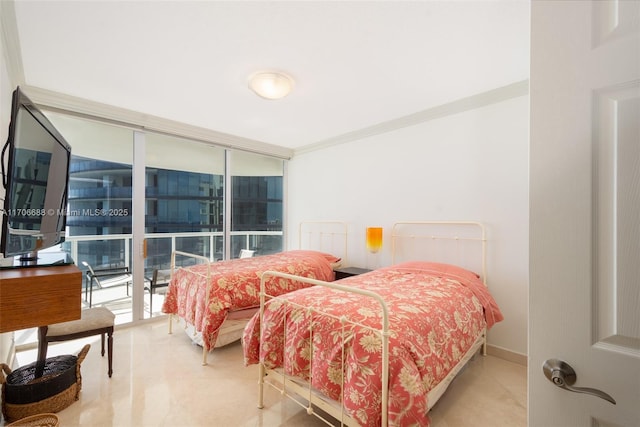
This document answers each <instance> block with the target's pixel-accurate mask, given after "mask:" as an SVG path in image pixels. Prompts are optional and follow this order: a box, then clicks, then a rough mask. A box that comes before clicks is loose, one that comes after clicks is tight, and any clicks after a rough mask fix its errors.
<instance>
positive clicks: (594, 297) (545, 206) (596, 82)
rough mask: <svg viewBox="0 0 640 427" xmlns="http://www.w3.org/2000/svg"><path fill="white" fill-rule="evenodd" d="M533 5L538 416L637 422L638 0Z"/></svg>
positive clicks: (537, 425) (574, 421) (539, 425)
mask: <svg viewBox="0 0 640 427" xmlns="http://www.w3.org/2000/svg"><path fill="white" fill-rule="evenodd" d="M531 14H532V16H531V18H532V19H531V80H530V82H531V87H530V94H531V129H530V132H531V140H530V194H529V197H530V294H529V296H530V300H529V303H530V313H529V314H530V324H529V426H530V427H550V426H562V427H568V426H585V427H586V426H589V427H594V426H602V427H603V426H607V427H613V426H628V427H638V426H640V31H639V29H640V1H637V0H630V1H629V0H622V1H595V2H586V1H538V0H534V1H533V2H532V9H531ZM548 359H556V360H561V361H564V362H566V363H567V364H568V365H569V366H570V367H572V368H573V369H574V370H575V373H576V381H575V383H574V384H573V385H572V387H574V388H575V387H580V388H592V389H598V390H600V391H602V392H604V393H607V394H608V395H610V396H611V397H612V398H613V399H614V400H615V402H616V403H615V404H613V403H610V402H609V401H607V400H605V399H603V397H606V396H604V395H600V396H598V395H597V393H596V392H595V391H593V390H585V389H581V390H580V391H583V392H589V391H591V392H592V393H574V392H570V391H568V390H565V389H563V388H560V387H559V386H556V385H554V383H553V382H552V381H550V380H549V379H547V377H546V376H545V375H544V373H543V364H544V363H545V361H547V360H548ZM555 365H561V364H559V363H557V362H556V363H555V364H554V365H553V366H555ZM554 370H556V371H561V370H559V369H555V368H554V369H550V370H549V372H550V373H551V372H553V371H554ZM550 376H551V377H553V376H554V375H550ZM555 376H556V380H557V381H561V380H562V378H561V376H560V374H559V372H556V373H555Z"/></svg>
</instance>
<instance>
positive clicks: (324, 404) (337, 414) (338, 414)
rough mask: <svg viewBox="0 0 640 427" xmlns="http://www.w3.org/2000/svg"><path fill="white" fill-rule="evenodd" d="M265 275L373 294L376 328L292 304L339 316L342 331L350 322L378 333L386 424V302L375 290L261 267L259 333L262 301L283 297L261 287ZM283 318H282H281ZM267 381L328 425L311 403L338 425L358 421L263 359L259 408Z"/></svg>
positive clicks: (387, 363) (364, 294) (259, 382)
mask: <svg viewBox="0 0 640 427" xmlns="http://www.w3.org/2000/svg"><path fill="white" fill-rule="evenodd" d="M269 277H281V278H285V279H290V280H297V281H301V282H305V283H309V284H311V285H316V286H323V287H326V288H331V289H333V290H335V291H338V292H348V293H356V294H360V295H363V296H366V297H369V298H373V299H374V300H376V301H377V302H378V304H379V305H380V310H381V316H382V323H381V328H380V329H375V328H371V327H370V326H366V325H362V324H360V323H357V322H351V321H349V320H348V319H347V318H345V317H344V316H342V317H340V318H338V317H336V316H334V315H332V314H329V313H325V312H323V311H322V310H316V309H312V308H309V307H302V306H300V305H298V304H295V305H296V306H297V307H298V308H303V309H306V310H308V311H309V312H310V314H311V315H312V316H313V315H315V314H318V315H322V316H329V317H332V318H334V319H336V320H339V321H340V322H341V323H342V325H343V331H344V326H345V325H347V324H348V325H353V326H358V327H361V328H366V329H369V330H371V331H374V332H376V333H378V334H379V335H380V337H381V340H382V371H381V373H380V379H381V384H382V390H381V392H382V399H381V414H382V426H383V427H385V426H387V417H388V414H387V406H388V405H387V404H388V399H389V310H388V308H387V304H386V303H385V301H384V299H383V298H382V297H381V296H380V295H378V294H376V293H375V292H371V291H367V290H364V289H359V288H352V287H349V286H342V285H339V284H337V283H335V282H324V281H321V280H315V279H310V278H305V277H299V276H294V275H291V274H287V273H281V272H277V271H265V272H264V273H263V274H262V279H261V281H260V328H261V330H260V335H262V325H263V321H264V307H265V303H266V300H267V299H269V300H272V299H283V297H285V296H286V295H283V296H281V297H278V296H273V295H269V294H267V293H266V291H265V283H266V280H267V279H268V278H269ZM286 303H287V304H294V303H292V302H290V301H286ZM285 320H286V319H285ZM312 325H313V321H311V322H310V328H311V329H310V333H311V339H310V340H309V343H310V344H309V345H310V346H312V344H313V328H312ZM285 334H286V330H285ZM343 339H344V334H343ZM343 349H344V345H343ZM310 351H311V352H312V351H313V347H311V349H310ZM342 356H343V357H342V361H343V363H344V353H343V355H342ZM311 363H313V357H311ZM343 371H344V365H343ZM267 373H268V374H269V375H272V378H274V379H276V381H278V382H279V383H280V387H282V388H279V387H278V386H277V385H276V384H274V383H272V382H271V381H265V377H266V376H267ZM277 377H279V379H278V378H277ZM265 383H266V384H268V385H270V386H272V387H274V388H276V389H277V390H279V391H280V392H281V393H282V394H284V395H286V396H287V397H289V398H290V399H292V400H293V401H294V402H296V403H298V404H299V405H301V406H303V407H305V408H306V410H307V413H308V414H309V415H315V416H316V417H318V418H319V419H321V420H322V421H324V422H325V423H327V424H329V425H332V424H331V422H329V421H328V420H326V419H325V418H324V417H323V416H322V415H321V414H319V413H317V412H316V411H315V410H314V406H316V407H318V408H320V409H322V410H323V411H324V412H326V413H328V414H329V415H331V416H332V417H334V418H335V419H337V420H340V422H341V425H347V426H357V425H358V423H357V422H356V421H355V419H353V418H351V417H350V416H348V414H347V413H346V412H345V409H344V405H342V404H340V407H339V408H338V407H336V406H335V405H334V404H332V403H330V402H329V400H328V399H326V398H323V397H322V396H321V395H320V394H319V393H317V392H314V389H313V387H312V386H311V382H309V383H308V384H304V383H301V382H300V381H297V380H296V379H295V378H294V377H290V376H288V375H286V374H285V373H284V370H282V371H276V370H269V369H267V368H266V367H265V365H264V363H260V365H259V380H258V386H259V393H258V408H263V407H264V385H265ZM287 388H290V389H291V390H292V391H294V393H295V395H291V394H289V393H287ZM295 396H304V397H305V398H306V400H307V404H305V403H304V402H302V401H300V400H298V399H296V398H295Z"/></svg>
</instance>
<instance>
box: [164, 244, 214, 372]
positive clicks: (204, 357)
mask: <svg viewBox="0 0 640 427" xmlns="http://www.w3.org/2000/svg"><path fill="white" fill-rule="evenodd" d="M176 255H179V256H183V257H186V258H194V259H196V260H199V261H202V263H203V264H206V265H207V274H201V273H198V272H194V271H193V270H190V269H185V271H187V272H188V273H189V274H193V275H195V276H199V277H204V278H205V280H206V282H205V283H206V284H207V289H206V291H205V298H206V299H205V307H209V293H210V290H211V260H209V258H207V257H205V256H202V255H196V254H192V253H188V252H182V251H173V252H172V253H171V277H174V275H173V274H174V272H175V270H176ZM194 282H195V281H193V280H190V281H189V285H188V286H193V283H194ZM186 327H187V325H186V322H185V328H186ZM169 333H170V334H171V333H173V314H169ZM207 354H208V352H207V350H206V349H205V346H204V345H203V346H202V364H203V365H206V364H207Z"/></svg>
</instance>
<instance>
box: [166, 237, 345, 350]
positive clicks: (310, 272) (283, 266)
mask: <svg viewBox="0 0 640 427" xmlns="http://www.w3.org/2000/svg"><path fill="white" fill-rule="evenodd" d="M338 261H339V258H336V257H334V256H333V255H329V254H325V253H322V252H316V251H306V250H297V251H287V252H281V253H278V254H273V255H264V256H257V257H253V258H242V259H234V260H230V261H220V262H216V263H213V264H210V268H211V283H212V286H211V287H210V291H209V306H208V307H205V305H206V304H205V300H206V299H205V292H206V281H207V280H206V275H207V265H206V264H198V265H195V266H191V267H187V268H180V269H178V270H176V271H175V272H174V274H173V276H172V277H171V283H170V284H169V289H168V291H167V296H166V298H165V300H164V304H163V306H162V311H163V313H168V314H176V315H178V316H180V317H181V318H183V319H184V320H186V321H187V322H188V323H190V324H192V325H193V326H194V327H195V329H196V331H198V332H201V333H202V340H203V345H204V347H205V349H206V350H210V349H212V348H213V347H214V346H215V343H216V340H217V338H218V332H219V329H220V326H222V323H223V322H224V321H225V319H226V318H227V315H228V313H229V311H231V310H235V309H242V308H249V307H256V306H259V305H260V277H261V275H262V272H263V271H266V270H273V271H280V272H285V273H289V274H294V275H296V276H303V277H310V278H313V279H318V280H324V281H332V280H334V278H335V274H334V272H333V268H332V264H333V263H335V262H338ZM194 272H196V273H199V274H197V275H196V274H192V273H194ZM307 286H309V285H308V284H306V283H302V282H293V281H290V280H286V279H280V278H271V279H270V280H269V281H268V282H267V283H266V289H267V291H268V292H269V293H274V294H275V295H281V294H284V293H287V292H291V291H293V290H296V289H300V288H303V287H307Z"/></svg>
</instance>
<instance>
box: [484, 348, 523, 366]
mask: <svg viewBox="0 0 640 427" xmlns="http://www.w3.org/2000/svg"><path fill="white" fill-rule="evenodd" d="M487 354H488V355H491V356H495V357H499V358H500V359H504V360H508V361H509V362H513V363H517V364H518V365H523V366H527V359H528V358H527V355H526V354H521V353H516V352H515V351H511V350H506V349H504V348H502V347H496V346H494V345H491V344H487Z"/></svg>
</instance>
